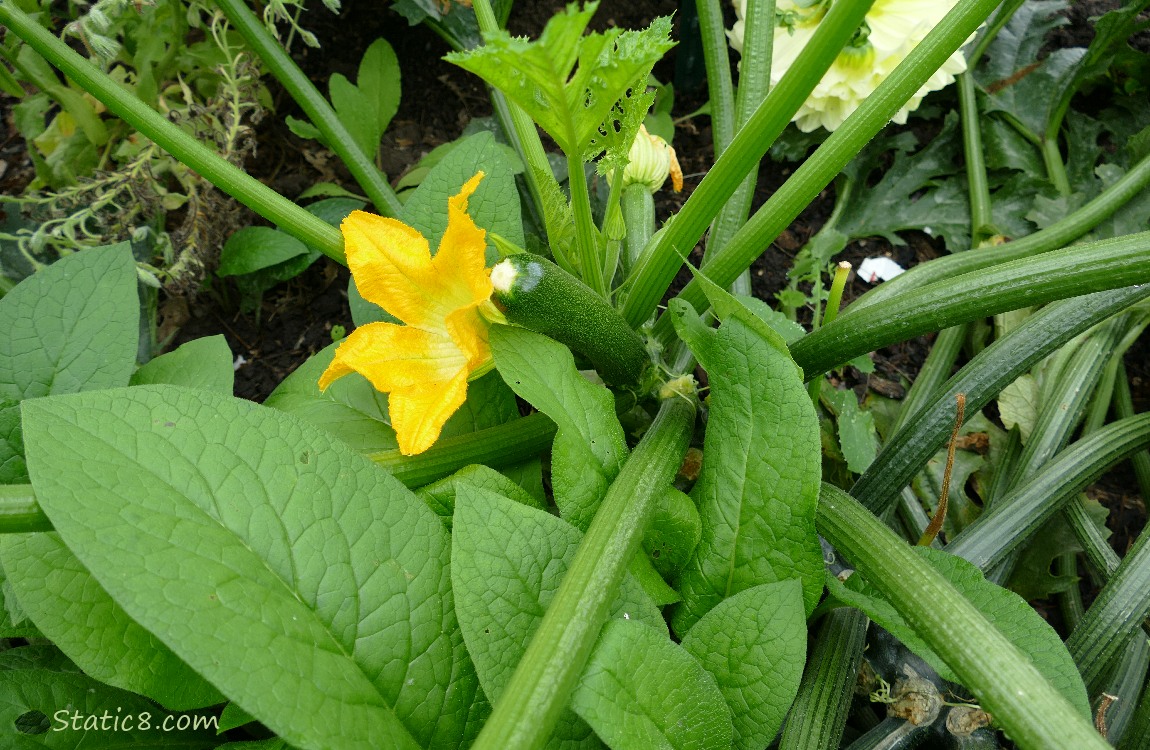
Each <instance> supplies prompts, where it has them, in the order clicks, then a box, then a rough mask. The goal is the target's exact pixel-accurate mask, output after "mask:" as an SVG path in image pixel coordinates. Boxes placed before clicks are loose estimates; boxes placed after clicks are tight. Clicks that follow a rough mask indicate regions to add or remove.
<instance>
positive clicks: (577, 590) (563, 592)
mask: <svg viewBox="0 0 1150 750" xmlns="http://www.w3.org/2000/svg"><path fill="white" fill-rule="evenodd" d="M694 424H695V405H694V403H693V402H692V401H691V400H689V399H687V398H683V397H679V396H672V397H671V398H668V399H665V400H664V401H663V404H662V406H661V407H660V409H659V415H658V416H657V417H656V418H655V422H654V424H652V425H651V428H650V429H649V430H648V431H647V434H646V435H644V437H643V439H642V440H641V441H640V442H639V445H637V446H636V447H635V450H634V452H633V453H632V454H631V456H630V457H629V458H628V459H627V462H626V463H625V464H624V465H623V470H622V471H621V472H620V473H619V476H618V477H617V478H616V479H615V481H614V482H613V483H612V484H611V487H610V489H608V491H607V495H606V497H604V499H603V504H602V505H601V506H600V507H599V510H598V511H597V512H596V514H595V518H594V519H593V520H592V521H591V526H590V527H589V528H588V529H587V533H586V534H585V535H584V537H583V541H582V542H581V543H580V545H579V549H578V550H577V551H576V553H575V559H574V560H573V561H572V562H571V567H570V568H569V569H568V570H567V574H566V575H565V576H564V577H563V581H562V583H560V585H559V589H558V590H557V591H556V592H555V598H554V599H552V601H551V604H550V606H548V607H547V612H546V614H544V616H543V621H542V622H541V623H540V625H539V629H538V630H537V631H536V632H535V635H534V636H533V637H532V639H531V643H530V644H529V645H528V646H527V652H526V653H525V654H524V655H523V658H522V659H521V660H520V662H519V665H518V666H517V667H516V669H515V672H514V674H512V676H511V681H510V682H509V683H508V684H507V688H506V689H505V690H504V691H503V695H501V696H499V698H498V700H497V701H496V702H495V709H494V711H492V714H491V717H490V718H489V719H488V720H487V723H486V724H485V725H484V727H483V730H482V731H481V732H480V734H479V737H478V738H477V739H476V741H475V744H474V746H473V747H474V748H476V750H528V749H533V748H540V747H542V746H543V745H544V744H545V743H546V742H547V739H548V738H549V737H550V735H551V732H552V730H553V729H554V727H555V722H556V721H557V720H558V719H559V716H560V715H561V714H562V712H563V710H564V709H565V708H566V707H567V702H568V700H569V699H570V697H571V693H572V691H573V690H574V689H575V686H576V684H577V683H578V681H579V674H580V673H581V672H582V671H583V667H584V666H585V665H586V663H587V659H588V657H589V656H590V655H591V649H592V647H593V646H594V645H595V640H596V639H597V638H598V636H599V631H600V630H601V629H602V627H603V623H604V622H606V620H607V615H608V611H609V607H610V604H611V602H612V600H613V599H614V597H615V595H616V593H617V591H618V589H619V584H620V582H621V581H622V579H623V575H624V574H625V573H626V571H627V566H628V564H629V563H630V561H631V558H632V556H633V555H634V553H635V551H636V550H637V549H638V547H639V543H640V541H641V540H642V536H643V533H644V531H645V530H646V528H647V523H648V521H649V519H650V515H651V511H652V509H653V507H654V502H655V499H656V497H658V495H659V494H660V493H661V492H663V491H665V490H666V488H667V487H668V486H669V485H670V483H671V480H672V479H673V478H674V475H675V471H676V470H678V468H679V465H680V463H681V462H682V460H683V454H684V453H686V450H687V446H688V443H689V442H690V439H691V432H692V429H693V427H694Z"/></svg>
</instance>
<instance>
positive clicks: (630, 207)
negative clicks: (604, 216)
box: [621, 183, 655, 270]
mask: <svg viewBox="0 0 1150 750" xmlns="http://www.w3.org/2000/svg"><path fill="white" fill-rule="evenodd" d="M621 203H622V208H623V224H624V225H625V226H626V227H627V235H626V236H625V237H624V238H623V240H624V243H625V245H626V252H625V253H624V257H623V263H624V266H623V267H624V268H625V269H627V270H630V269H631V267H632V266H634V265H635V264H636V263H638V262H639V256H640V255H641V254H642V252H643V248H645V247H646V246H647V242H648V241H649V240H650V239H651V235H652V234H654V233H655V196H653V195H651V191H650V190H648V189H647V187H646V186H645V185H640V184H638V183H636V184H633V185H628V186H627V187H625V188H623V198H622V201H621Z"/></svg>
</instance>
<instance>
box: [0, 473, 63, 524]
mask: <svg viewBox="0 0 1150 750" xmlns="http://www.w3.org/2000/svg"><path fill="white" fill-rule="evenodd" d="M51 530H52V522H51V521H49V520H48V516H46V515H44V511H43V510H41V509H40V504H39V503H37V502H36V493H35V492H34V491H33V490H32V485H30V484H2V485H0V534H24V533H27V532H29V531H51Z"/></svg>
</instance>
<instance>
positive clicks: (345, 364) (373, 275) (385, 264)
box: [319, 172, 502, 456]
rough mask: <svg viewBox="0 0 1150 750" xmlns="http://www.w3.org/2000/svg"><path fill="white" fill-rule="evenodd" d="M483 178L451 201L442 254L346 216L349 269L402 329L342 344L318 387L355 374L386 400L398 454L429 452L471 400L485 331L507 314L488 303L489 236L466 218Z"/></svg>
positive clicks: (364, 333) (379, 327)
mask: <svg viewBox="0 0 1150 750" xmlns="http://www.w3.org/2000/svg"><path fill="white" fill-rule="evenodd" d="M481 179H483V173H482V172H480V173H479V174H477V175H475V176H474V177H472V178H471V179H470V180H468V181H467V183H466V184H465V185H464V186H463V188H462V189H461V190H460V191H459V193H458V194H457V195H455V196H453V197H451V198H449V199H448V201H447V213H448V222H447V231H446V232H444V234H443V239H442V240H441V241H440V243H439V250H438V251H437V252H436V254H435V257H432V256H431V250H430V247H429V246H428V243H427V240H426V239H425V238H424V237H423V235H421V234H420V233H419V232H418V231H416V230H415V229H412V228H411V227H409V226H407V225H406V224H404V223H402V222H400V221H396V220H395V219H387V218H384V217H382V216H376V215H374V214H369V213H365V212H363V211H354V212H352V213H351V214H350V215H349V216H348V217H347V218H346V219H344V220H343V224H342V225H341V227H340V228H341V229H342V231H343V238H344V247H345V250H346V252H347V264H348V267H349V268H350V269H351V274H352V276H353V277H354V278H355V283H356V286H357V288H358V289H359V292H360V294H362V295H363V298H364V299H366V300H368V301H369V302H374V303H375V304H377V305H379V306H380V307H382V308H383V309H385V310H387V311H388V312H389V313H391V314H392V315H394V316H395V317H397V318H399V319H400V320H401V321H403V323H404V324H405V325H396V324H394V323H368V324H367V325H363V326H360V327H359V328H357V329H355V331H353V332H352V334H351V335H350V336H348V337H347V339H346V340H345V341H344V342H343V343H342V344H340V346H339V348H338V349H337V350H336V352H335V358H334V359H333V360H332V363H331V365H330V366H329V367H328V368H327V370H325V371H324V373H323V375H321V376H320V379H319V387H320V389H321V390H324V389H326V388H327V387H328V386H329V385H331V384H332V382H333V381H335V380H337V379H338V378H341V377H343V376H344V375H347V374H349V373H351V372H358V373H359V374H361V375H363V376H364V377H365V378H367V379H368V380H369V381H370V382H371V384H372V385H373V386H375V388H376V389H377V390H379V391H382V392H385V393H387V394H389V398H388V411H389V413H390V415H391V426H392V427H393V428H394V429H395V434H396V438H397V440H398V442H399V450H400V451H401V452H402V453H403V454H405V455H409V456H410V455H414V454H416V453H422V452H423V451H425V450H427V449H428V448H430V447H431V445H432V444H433V443H434V442H435V441H436V439H437V438H438V437H439V433H440V430H442V428H443V425H444V423H445V422H447V419H448V417H450V416H451V415H452V414H454V413H455V411H456V410H457V409H458V408H459V407H460V406H462V405H463V402H464V400H465V399H466V398H467V381H468V380H469V379H470V378H472V377H474V376H477V375H478V374H482V373H483V372H486V371H487V370H488V369H489V368H490V365H491V349H490V347H489V346H488V344H487V332H488V329H489V327H490V325H491V322H490V321H491V320H492V319H495V320H498V319H499V318H501V317H502V316H501V315H500V314H499V312H498V311H497V310H495V308H494V306H493V305H492V304H491V302H490V299H489V298H490V297H491V279H490V277H489V274H488V271H487V269H486V268H485V261H484V251H485V249H486V246H487V240H486V232H484V230H482V229H480V228H479V227H477V226H476V225H475V222H474V221H472V220H471V217H470V216H468V214H467V199H468V197H469V196H470V195H471V194H472V193H474V192H475V189H476V187H477V186H478V185H479V181H480V180H481Z"/></svg>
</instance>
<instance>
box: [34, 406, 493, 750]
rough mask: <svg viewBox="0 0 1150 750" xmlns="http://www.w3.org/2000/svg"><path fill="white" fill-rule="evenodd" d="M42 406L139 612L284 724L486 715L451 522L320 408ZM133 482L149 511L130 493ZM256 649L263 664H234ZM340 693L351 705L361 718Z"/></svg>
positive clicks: (194, 661)
mask: <svg viewBox="0 0 1150 750" xmlns="http://www.w3.org/2000/svg"><path fill="white" fill-rule="evenodd" d="M34 406H35V408H32V405H29V406H27V407H26V408H25V420H26V440H27V445H28V451H29V464H30V468H31V471H32V473H33V475H34V476H35V477H37V479H36V480H35V481H36V485H35V486H36V491H37V496H38V498H39V499H40V502H41V503H42V504H43V506H44V508H45V510H46V512H47V513H48V515H49V517H50V518H52V520H53V523H54V525H55V526H56V528H57V530H58V531H59V532H60V534H61V536H62V537H63V538H64V540H65V542H66V543H67V544H68V545H69V547H70V548H71V549H72V550H73V551H74V552H76V553H77V556H78V557H79V559H80V560H81V562H83V564H84V565H85V566H86V567H87V568H88V569H89V570H90V571H92V572H93V575H95V576H96V577H97V580H99V581H100V582H101V583H102V584H103V585H104V586H105V587H106V588H107V590H108V592H109V593H110V594H111V595H112V596H113V597H114V598H115V599H116V601H117V602H119V603H120V604H121V605H122V606H123V607H124V609H125V611H126V612H127V613H128V615H129V616H130V617H131V618H132V619H133V620H135V621H136V622H138V623H140V624H141V625H143V626H144V627H146V628H148V629H149V630H150V631H152V632H153V633H155V634H156V635H157V636H158V637H159V638H160V639H161V640H162V641H163V642H164V643H165V644H167V645H168V646H169V647H170V648H172V650H173V651H175V652H176V653H177V654H178V655H179V656H181V657H182V658H183V659H184V660H185V661H187V663H188V664H189V665H191V666H192V668H193V669H195V670H196V671H197V672H199V673H200V674H202V675H204V676H205V677H206V678H207V679H208V680H210V681H211V682H212V683H213V684H214V685H216V686H218V687H220V688H221V689H222V690H223V691H224V692H225V693H226V694H228V695H229V696H231V697H233V698H234V699H236V702H237V703H239V704H240V705H241V706H242V707H243V708H244V709H245V710H247V711H249V712H250V713H251V714H252V715H253V716H255V717H257V718H259V719H260V721H262V722H263V723H264V724H266V725H267V726H269V727H272V728H273V729H274V730H276V731H277V733H278V734H279V735H280V736H282V737H284V738H285V739H286V740H288V741H289V742H293V743H297V744H306V745H311V744H339V745H340V746H342V747H374V746H378V743H380V742H386V743H387V744H389V745H390V746H394V747H416V746H417V745H434V746H446V745H452V746H454V745H455V744H457V743H458V742H459V741H460V740H461V739H463V738H464V737H466V736H468V735H469V734H470V733H471V732H473V731H474V730H475V729H476V728H477V727H476V726H475V725H474V724H473V717H472V716H471V715H470V712H471V710H472V706H473V704H474V703H475V701H476V700H478V699H479V698H478V685H477V683H476V682H475V678H474V673H473V672H471V670H470V666H469V663H468V659H467V655H466V652H465V651H464V649H463V644H462V640H461V638H460V637H459V633H458V630H457V628H456V625H455V617H454V614H453V610H452V607H451V604H450V602H451V590H450V582H449V579H448V571H447V565H446V564H447V557H448V538H447V532H446V530H445V529H444V528H443V526H442V524H441V523H440V522H439V520H438V519H437V518H436V517H435V515H434V514H433V513H431V511H429V510H428V509H427V508H426V507H425V506H424V505H423V503H421V502H419V501H418V500H417V499H416V498H414V497H413V496H412V495H411V494H410V492H409V491H408V490H406V489H405V488H404V487H403V486H402V485H400V484H399V483H398V482H396V481H395V480H394V479H392V478H391V477H389V476H388V475H387V474H385V473H383V472H381V471H380V470H378V469H376V468H375V467H374V466H373V465H372V464H371V463H370V462H368V461H367V460H366V459H363V458H362V457H360V456H357V455H356V454H354V453H352V452H351V451H350V450H348V449H347V448H346V447H343V446H342V445H341V444H340V443H339V442H337V441H336V440H334V439H332V438H330V437H328V436H326V435H324V434H323V433H321V432H319V431H318V430H316V429H314V428H311V427H308V426H306V425H304V424H302V423H300V422H298V421H297V420H294V419H292V418H290V417H288V416H286V415H284V414H282V413H280V412H277V411H275V410H271V409H266V408H262V407H257V406H255V405H253V404H250V403H248V402H243V401H239V400H234V399H230V398H226V397H222V396H218V395H214V394H211V393H209V392H207V391H192V390H184V389H179V388H175V387H172V386H144V387H139V388H131V389H128V390H121V391H102V392H94V393H90V394H81V395H79V396H76V397H72V398H68V399H65V398H59V399H52V400H50V401H49V400H42V401H37V402H35V403H34ZM204 441H206V443H205V442H204ZM65 446H67V448H68V449H69V451H71V450H76V451H80V452H83V453H84V454H85V455H87V456H88V457H89V460H90V461H91V463H89V464H86V466H88V467H89V468H88V469H87V470H77V469H76V466H75V464H73V463H72V462H71V461H69V460H68V459H67V457H66V456H67V455H68V452H69V451H65V450H62V448H64V447H65ZM205 450H207V451H208V453H209V454H210V460H207V459H208V458H209V456H206V455H205ZM201 472H203V473H202V474H201ZM192 476H198V477H200V479H199V480H198V481H195V482H190V483H189V482H187V481H183V480H182V479H181V478H182V477H192ZM157 479H158V480H159V481H157ZM125 496H127V497H131V498H133V503H132V505H131V506H130V507H131V508H132V509H133V510H132V512H129V513H119V512H116V511H117V510H118V509H119V508H121V507H122V498H124V497H125ZM257 519H259V520H258V522H256V521H257ZM237 576H238V577H237ZM349 601H350V602H353V603H354V604H355V606H354V607H353V608H348V607H347V606H346V603H347V602H349ZM252 602H259V605H258V606H256V607H253V606H251V603H252ZM396 628H401V629H402V632H406V633H410V636H409V637H408V638H405V639H402V640H399V641H397V640H395V639H393V638H391V637H390V636H389V635H388V634H389V633H390V632H393V631H394V629H396ZM317 644H319V645H321V646H322V648H319V649H317V648H316V646H317ZM254 654H262V655H263V656H262V659H261V664H260V667H259V668H258V669H253V670H251V671H248V670H236V669H234V665H236V664H242V663H244V662H245V660H247V659H250V658H252V656H253V655H254ZM441 665H442V666H447V667H449V668H448V669H447V672H446V674H443V673H441V672H440V671H439V669H440V667H441ZM273 686H275V687H274V689H273ZM284 689H286V690H287V693H283V694H284V695H290V696H291V699H290V700H283V699H282V698H281V697H279V696H280V693H279V691H280V690H284ZM320 706H327V707H331V706H340V715H341V717H342V720H341V722H339V723H338V725H334V724H333V723H332V722H331V721H330V720H329V719H327V718H325V717H326V716H327V715H328V714H327V713H326V711H324V710H321V709H320Z"/></svg>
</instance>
